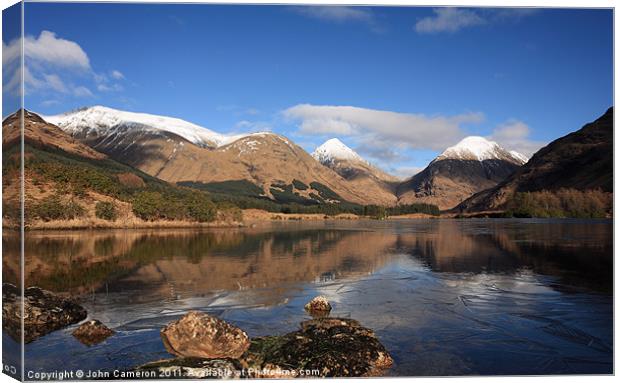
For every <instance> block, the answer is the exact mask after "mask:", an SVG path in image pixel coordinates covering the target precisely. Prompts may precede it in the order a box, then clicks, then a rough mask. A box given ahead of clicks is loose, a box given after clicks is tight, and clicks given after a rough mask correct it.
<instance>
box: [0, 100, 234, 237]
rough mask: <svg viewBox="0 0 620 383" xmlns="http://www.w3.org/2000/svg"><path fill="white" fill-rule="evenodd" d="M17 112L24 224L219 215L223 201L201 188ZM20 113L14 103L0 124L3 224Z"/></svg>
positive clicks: (15, 173)
mask: <svg viewBox="0 0 620 383" xmlns="http://www.w3.org/2000/svg"><path fill="white" fill-rule="evenodd" d="M23 116H24V121H23V126H24V143H25V145H24V163H23V167H24V175H25V176H24V198H25V201H24V203H25V210H26V212H25V216H26V217H25V218H26V225H27V226H28V227H30V228H59V227H66V228H86V227H89V228H92V227H142V226H149V225H151V226H153V225H158V224H161V222H162V221H164V220H165V221H167V222H171V221H177V223H176V224H175V225H179V224H187V225H188V226H189V225H198V224H202V223H204V224H205V225H206V224H210V222H215V221H218V220H220V219H224V217H223V216H222V214H220V213H221V212H223V211H224V209H219V208H218V207H217V206H216V205H215V204H213V203H212V202H211V201H210V200H209V198H208V196H207V194H206V193H203V192H200V191H197V190H192V189H187V188H180V187H177V186H175V185H171V184H169V183H167V182H165V181H162V180H160V179H158V178H155V177H152V176H150V175H148V174H146V173H143V172H141V171H139V170H137V169H135V168H132V167H130V166H128V165H125V164H122V163H119V162H117V161H115V160H114V159H112V158H109V157H108V156H106V155H105V154H103V153H100V152H98V151H96V150H94V149H92V148H91V147H89V146H87V145H86V144H84V143H82V142H80V141H79V140H76V139H75V138H73V137H71V136H70V135H69V134H67V133H65V132H64V131H63V130H61V129H60V128H59V127H58V126H56V125H53V124H50V123H47V122H45V121H44V120H43V119H42V118H41V117H40V116H38V115H37V114H35V113H32V112H29V111H23ZM20 119H21V111H18V112H16V113H15V114H13V115H11V116H9V117H7V118H6V119H5V120H4V121H3V125H2V130H3V162H2V166H3V175H4V177H3V185H2V186H3V193H4V194H3V204H4V207H5V208H4V209H3V218H4V224H5V225H7V226H12V225H14V224H17V222H18V219H19V218H20V211H19V194H20V177H19V173H20V170H21V166H22V163H21V160H20V154H21V150H20V145H19V144H18V143H19V141H20V139H21V137H20ZM197 208H198V209H197ZM227 214H228V211H227ZM158 221H159V223H158ZM60 222H62V223H60ZM179 222H181V223H179ZM231 222H232V221H231ZM59 225H61V226H59ZM62 225H64V226H62Z"/></svg>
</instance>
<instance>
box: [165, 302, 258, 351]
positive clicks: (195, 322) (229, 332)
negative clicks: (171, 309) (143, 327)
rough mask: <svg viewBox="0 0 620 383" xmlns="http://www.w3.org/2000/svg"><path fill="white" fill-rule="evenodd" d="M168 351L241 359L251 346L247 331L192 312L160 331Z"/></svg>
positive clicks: (207, 315) (209, 316)
mask: <svg viewBox="0 0 620 383" xmlns="http://www.w3.org/2000/svg"><path fill="white" fill-rule="evenodd" d="M161 338H162V340H163V342H164V346H165V347H166V350H168V352H170V353H171V354H173V355H177V356H183V357H196V358H234V359H235V358H239V357H240V356H241V355H242V354H243V353H244V352H245V351H246V350H247V349H248V347H249V346H250V339H249V337H248V335H247V334H246V333H245V331H243V330H241V329H240V328H238V327H235V326H233V325H231V324H229V323H226V322H225V321H223V320H221V319H218V318H216V317H213V316H211V315H209V314H206V313H201V312H197V311H190V312H189V313H187V314H186V315H185V316H183V317H182V318H181V319H179V320H177V321H175V322H172V323H170V324H168V325H167V326H166V327H165V328H164V329H163V330H162V331H161Z"/></svg>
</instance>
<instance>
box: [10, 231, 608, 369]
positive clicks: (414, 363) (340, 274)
mask: <svg viewBox="0 0 620 383" xmlns="http://www.w3.org/2000/svg"><path fill="white" fill-rule="evenodd" d="M28 234H29V235H28V237H27V242H26V254H27V258H26V281H27V282H26V283H27V285H38V286H41V287H44V288H46V289H49V290H53V291H56V292H63V293H67V294H72V295H79V296H81V297H82V298H81V299H82V301H83V303H84V305H85V306H86V307H87V309H88V311H89V314H90V315H91V317H95V318H98V319H100V320H102V321H103V322H104V323H106V324H108V325H109V326H111V327H113V328H115V329H116V330H117V331H118V335H117V336H114V337H112V338H109V340H108V341H106V342H104V343H102V344H101V345H98V346H96V347H95V348H89V349H88V353H84V350H85V349H84V347H85V346H84V345H82V344H80V343H79V342H77V341H74V340H73V339H72V338H71V336H70V335H69V331H70V329H67V330H66V331H59V332H56V333H52V334H50V335H48V336H45V337H43V338H41V339H40V340H37V341H35V342H33V343H32V344H30V345H29V346H27V354H28V355H30V356H31V357H32V358H31V360H36V361H37V362H36V366H35V368H37V369H40V370H44V369H45V368H51V366H53V365H54V363H59V362H60V361H61V360H66V359H67V357H68V355H70V356H71V358H72V363H74V364H75V367H76V368H77V367H79V368H83V367H85V366H91V367H92V368H104V369H105V368H110V369H111V368H124V367H131V366H134V365H136V364H138V363H142V362H146V361H149V360H155V359H159V358H165V357H167V356H168V354H167V353H166V351H165V349H164V348H163V346H162V344H161V340H160V339H159V329H160V328H161V327H162V326H163V325H164V324H165V323H167V322H169V321H170V320H173V319H176V318H178V317H179V316H180V315H182V314H183V313H185V312H186V311H187V310H189V309H200V310H206V311H209V312H212V313H214V314H216V315H218V316H220V317H222V318H224V319H226V320H229V321H231V322H233V323H235V324H237V325H239V326H241V327H242V328H244V329H245V330H247V331H248V333H249V334H250V335H251V336H259V335H267V334H278V333H284V332H287V331H291V330H293V329H295V328H296V327H297V324H298V323H299V322H300V321H301V320H303V319H304V318H305V315H306V314H305V313H304V311H303V305H304V304H305V302H307V300H308V299H309V298H310V297H312V296H313V295H316V294H323V295H326V296H328V297H329V299H330V300H331V301H333V302H334V303H335V305H334V307H335V308H334V312H333V314H334V315H338V316H350V317H353V318H355V319H358V320H360V321H361V322H362V323H363V324H364V325H366V326H368V327H371V328H373V329H374V330H375V331H376V332H377V334H378V336H379V337H380V339H381V341H382V342H383V343H384V344H385V345H386V347H387V348H388V350H389V351H390V352H391V353H392V354H393V356H394V358H395V360H396V366H395V367H394V368H393V369H392V370H391V374H393V375H400V376H403V375H462V374H549V373H556V374H557V373H605V372H609V371H611V367H612V363H611V361H612V355H613V353H612V351H613V349H612V342H611V339H612V333H613V327H612V318H613V315H612V308H613V306H612V296H611V288H612V285H613V283H612V282H613V271H612V270H613V268H612V225H611V224H610V222H608V221H607V222H606V221H583V222H580V221H534V220H529V221H516V220H506V221H503V220H479V221H478V220H466V221H456V220H428V221H424V220H414V221H406V222H364V221H361V222H335V223H334V222H326V223H299V224H297V223H283V224H273V225H269V226H266V227H259V228H253V229H237V230H209V231H192V230H176V231H175V230H165V231H164V230H151V231H135V230H130V231H100V232H97V231H93V232H59V233H40V232H36V233H35V232H32V233H28ZM3 245H4V248H5V251H6V249H8V250H9V251H16V249H18V247H17V246H16V238H13V237H10V236H4V237H3ZM4 266H5V267H4V269H3V273H4V275H3V277H4V278H5V280H7V279H10V278H12V276H14V275H17V274H16V273H17V270H14V268H13V267H11V265H4ZM515 360H519V363H518V364H516V363H514V361H515Z"/></svg>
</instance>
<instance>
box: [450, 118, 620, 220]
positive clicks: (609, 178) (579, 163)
mask: <svg viewBox="0 0 620 383" xmlns="http://www.w3.org/2000/svg"><path fill="white" fill-rule="evenodd" d="M563 188H570V189H576V190H581V191H584V190H593V189H600V190H602V191H604V192H613V108H609V109H608V110H607V112H605V114H603V115H602V116H601V117H600V118H598V119H597V120H596V121H594V122H591V123H589V124H586V125H585V126H584V127H583V128H581V129H580V130H578V131H576V132H573V133H570V134H568V135H566V136H564V137H562V138H559V139H557V140H555V141H553V142H551V143H550V144H549V145H547V146H545V147H544V148H542V149H540V150H539V151H538V152H536V153H535V154H534V155H533V156H532V158H531V159H530V160H529V161H528V162H527V164H525V165H524V166H523V167H521V168H520V169H519V170H517V171H516V172H515V173H514V174H513V175H512V176H510V177H509V178H508V179H506V180H505V181H503V182H501V183H500V184H498V185H497V186H495V187H493V188H490V189H488V190H484V191H482V192H480V193H478V194H476V195H474V196H472V197H471V198H469V199H467V200H466V201H464V202H463V203H462V204H460V205H459V206H457V208H456V209H455V210H456V211H460V212H475V211H485V210H498V209H502V207H503V206H504V205H505V204H506V202H507V201H508V199H509V198H510V197H511V196H513V195H514V193H517V192H534V191H541V190H548V191H556V190H559V189H563Z"/></svg>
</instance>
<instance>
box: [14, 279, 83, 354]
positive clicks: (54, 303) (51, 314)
mask: <svg viewBox="0 0 620 383" xmlns="http://www.w3.org/2000/svg"><path fill="white" fill-rule="evenodd" d="M85 318H86V310H85V309H84V308H83V307H82V306H80V305H79V304H77V302H75V301H74V300H73V299H70V298H64V297H61V296H59V295H57V294H54V293H52V292H50V291H47V290H43V289H40V288H38V287H28V288H27V289H26V290H25V291H24V342H25V343H30V342H32V341H33V340H35V339H37V338H39V337H41V336H43V335H45V334H48V333H50V332H52V331H55V330H58V329H61V328H63V327H66V326H69V325H71V324H73V323H78V322H80V321H82V320H84V319H85ZM21 319H22V318H21V296H20V292H19V289H18V288H17V287H16V286H15V285H12V284H10V283H4V284H2V320H3V321H2V327H3V329H5V330H6V331H7V333H8V334H9V335H10V336H11V337H12V338H13V339H15V340H16V341H18V342H21Z"/></svg>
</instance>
